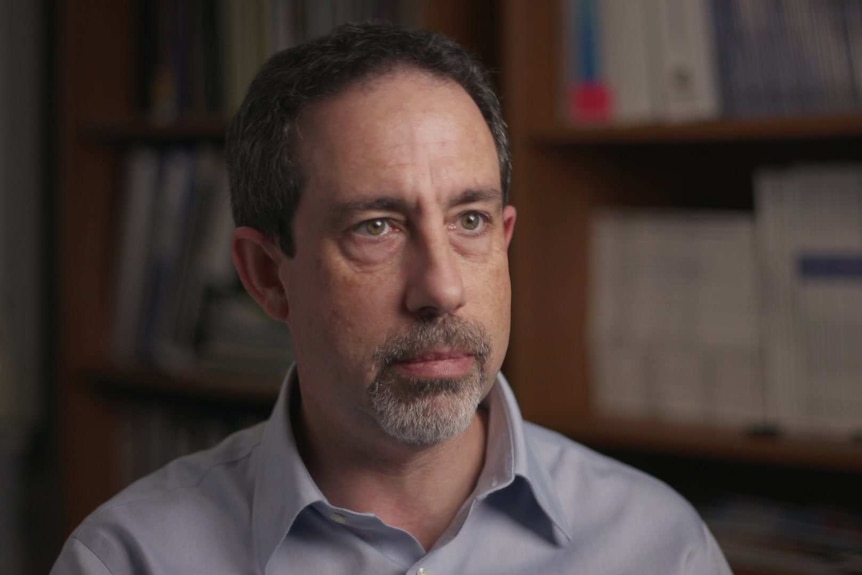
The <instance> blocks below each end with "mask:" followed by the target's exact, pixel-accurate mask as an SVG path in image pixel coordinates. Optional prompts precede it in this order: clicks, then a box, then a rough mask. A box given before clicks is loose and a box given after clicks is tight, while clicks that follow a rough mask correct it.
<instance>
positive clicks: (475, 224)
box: [461, 212, 482, 231]
mask: <svg viewBox="0 0 862 575" xmlns="http://www.w3.org/2000/svg"><path fill="white" fill-rule="evenodd" d="M481 225H482V216H480V215H479V214H477V213H476V212H467V213H466V214H464V215H462V216H461V226H462V227H463V228H464V229H465V230H470V231H475V230H477V229H479V226H481Z"/></svg>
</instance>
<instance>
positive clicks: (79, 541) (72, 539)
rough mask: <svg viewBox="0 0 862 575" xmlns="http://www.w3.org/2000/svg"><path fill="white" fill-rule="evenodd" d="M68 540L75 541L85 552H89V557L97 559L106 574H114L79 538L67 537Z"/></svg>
mask: <svg viewBox="0 0 862 575" xmlns="http://www.w3.org/2000/svg"><path fill="white" fill-rule="evenodd" d="M69 540H70V541H76V542H77V543H80V544H81V546H82V547H83V548H84V549H86V550H87V551H89V552H90V555H92V556H93V557H95V558H96V559H98V560H99V563H101V564H102V567H104V568H105V571H107V572H108V573H110V574H111V575H113V573H114V572H113V571H111V568H110V567H108V566H107V564H105V560H104V559H102V558H101V557H99V556H98V555H97V554H96V552H95V551H93V550H92V549H91V548H90V546H89V545H87V544H86V543H84V541H83V540H82V539H81V538H79V537H77V536H75V535H72V536H71V537H69Z"/></svg>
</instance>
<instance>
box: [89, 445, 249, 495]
mask: <svg viewBox="0 0 862 575" xmlns="http://www.w3.org/2000/svg"><path fill="white" fill-rule="evenodd" d="M258 447H260V441H259V440H258V441H256V442H255V443H254V444H252V445H250V446H249V447H248V450H247V451H245V453H243V454H242V455H239V456H237V457H232V458H229V459H225V460H224V461H218V462H215V463H213V464H212V465H210V466H209V467H207V468H206V469H205V470H203V471H202V472H201V474H200V475H199V476H198V477H197V479H196V480H195V481H193V482H189V483H186V484H182V485H174V486H172V487H167V488H165V489H162V490H159V491H153V492H150V493H147V494H142V495H141V496H140V497H136V498H134V499H129V500H127V501H122V502H121V501H117V502H115V503H110V502H108V504H107V505H106V507H104V509H105V510H108V509H115V508H119V507H124V506H126V505H131V504H134V503H138V502H140V501H145V500H147V499H151V498H152V497H156V496H159V495H163V494H166V493H172V492H174V491H179V490H181V489H193V488H195V487H197V486H199V485H200V484H201V483H203V481H204V479H205V478H206V476H207V475H209V474H210V472H211V471H213V470H214V469H215V468H217V467H223V466H226V465H230V464H232V463H236V462H238V461H241V460H243V459H247V458H249V457H251V455H252V453H254V450H255V449H257V448H258ZM162 469H164V468H162Z"/></svg>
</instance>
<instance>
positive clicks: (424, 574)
mask: <svg viewBox="0 0 862 575" xmlns="http://www.w3.org/2000/svg"><path fill="white" fill-rule="evenodd" d="M416 575H431V570H430V569H425V568H424V567H420V568H419V569H417V570H416Z"/></svg>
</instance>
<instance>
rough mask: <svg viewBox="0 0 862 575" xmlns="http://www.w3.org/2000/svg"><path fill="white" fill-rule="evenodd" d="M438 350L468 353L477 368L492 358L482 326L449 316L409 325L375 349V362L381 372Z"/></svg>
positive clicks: (489, 344) (488, 341)
mask: <svg viewBox="0 0 862 575" xmlns="http://www.w3.org/2000/svg"><path fill="white" fill-rule="evenodd" d="M441 347H445V348H449V349H452V350H454V351H458V352H464V353H470V354H471V355H473V357H475V358H476V361H477V362H479V364H480V365H481V364H484V363H485V361H486V360H487V359H488V356H489V355H490V354H491V343H490V340H489V338H488V334H487V332H486V330H485V328H484V326H482V324H480V323H477V322H473V321H469V320H466V319H462V318H459V317H455V316H449V317H446V318H443V319H435V320H432V321H427V322H417V323H414V324H412V325H411V326H410V327H409V328H408V329H407V331H406V332H404V333H401V334H397V335H393V336H390V337H389V338H387V339H386V341H384V342H383V344H382V345H381V346H380V347H378V348H377V350H376V351H375V353H374V358H375V360H376V361H377V364H378V365H379V366H380V368H381V369H386V368H387V367H390V366H392V365H393V364H396V363H399V362H402V361H407V360H409V359H412V358H414V357H417V356H420V355H424V354H427V353H431V352H434V351H437V350H439V349H440V348H441Z"/></svg>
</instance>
